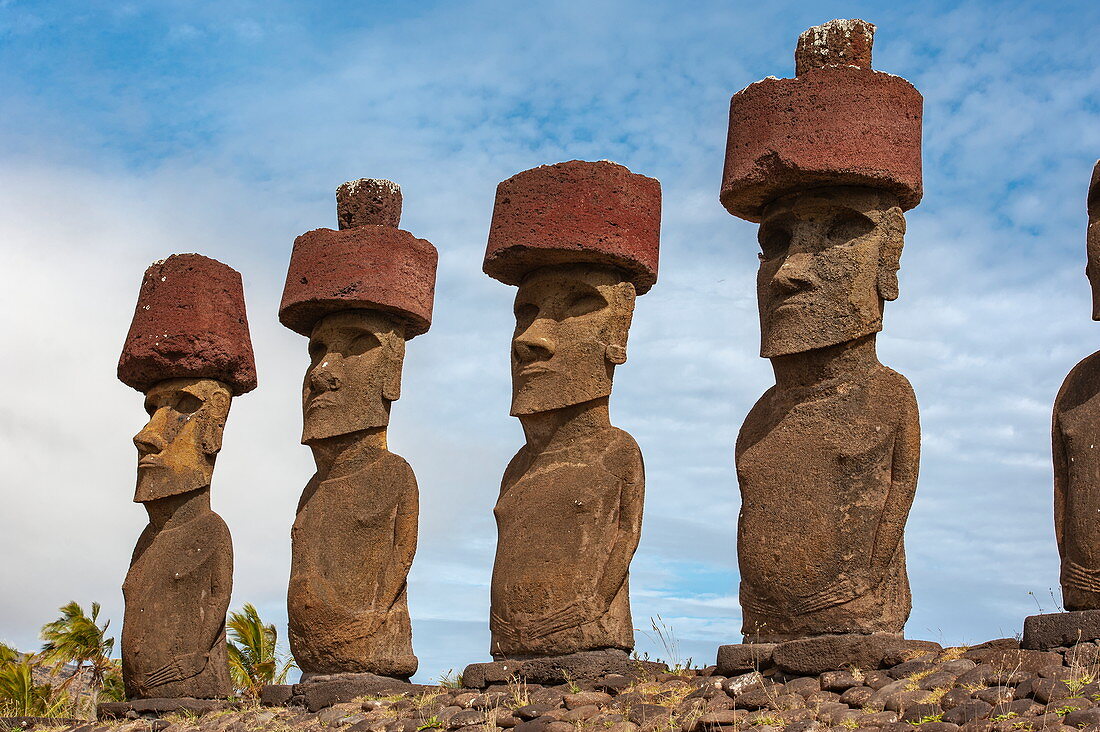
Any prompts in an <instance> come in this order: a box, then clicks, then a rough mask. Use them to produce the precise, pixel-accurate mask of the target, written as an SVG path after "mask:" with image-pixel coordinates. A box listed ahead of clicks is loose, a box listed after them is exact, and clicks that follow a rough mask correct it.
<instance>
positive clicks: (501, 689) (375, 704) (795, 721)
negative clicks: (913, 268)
mask: <svg viewBox="0 0 1100 732" xmlns="http://www.w3.org/2000/svg"><path fill="white" fill-rule="evenodd" d="M1014 643H1015V642H1014V641H1011V640H1009V641H1008V644H1014ZM1089 649H1091V652H1092V653H1093V654H1095V653H1096V652H1100V648H1098V647H1097V646H1096V645H1095V644H1083V645H1081V646H1079V647H1075V648H1068V649H1063V650H1062V651H1060V652H1057V653H1056V655H1057V656H1058V657H1059V658H1060V659H1061V660H1062V662H1061V663H1060V664H1056V665H1054V666H1050V667H1047V668H1045V669H1044V670H1043V671H1041V672H1038V673H1036V672H1032V671H1014V670H1013V669H1012V668H1010V667H1005V666H1002V665H998V664H984V663H983V664H977V665H976V664H975V662H974V661H973V660H970V659H968V658H966V656H967V655H969V651H968V649H966V648H947V649H938V647H937V646H936V645H935V644H928V645H927V646H926V648H925V649H919V648H912V649H909V650H907V651H906V652H905V654H904V660H902V661H901V662H900V663H898V664H896V665H894V666H892V667H889V668H884V669H882V670H878V671H874V670H869V669H852V670H851V671H850V672H847V676H845V677H844V678H841V675H839V674H838V673H837V672H826V673H823V674H820V675H806V676H801V675H794V674H788V673H784V672H782V671H780V670H779V669H777V668H776V667H775V666H771V665H768V666H762V667H760V668H759V669H758V670H753V671H751V672H748V673H745V674H739V675H736V676H729V677H727V676H724V675H721V674H718V673H717V672H716V669H715V668H714V667H713V666H712V667H710V668H706V669H694V668H693V669H687V670H684V671H680V672H679V673H653V672H646V671H644V670H643V669H642V668H641V667H638V669H637V671H636V673H633V674H632V675H630V676H629V677H623V676H606V677H603V678H600V679H591V680H588V679H582V680H574V681H571V682H569V683H563V684H558V685H541V684H535V683H531V682H526V683H524V682H523V681H522V680H519V679H517V678H516V677H511V678H510V679H509V680H508V681H504V682H499V683H492V684H490V685H488V686H487V687H485V688H469V687H462V686H461V684H460V685H458V686H457V687H437V686H433V687H425V686H410V687H409V688H408V689H405V690H403V691H402V690H398V689H393V690H385V689H380V690H378V691H376V692H368V693H364V694H363V695H361V696H359V697H357V698H355V699H354V701H343V702H337V703H335V704H333V705H332V706H329V707H325V708H322V709H319V710H317V711H310V710H309V709H308V708H306V707H305V706H303V705H302V703H301V702H302V698H301V696H300V695H298V696H295V697H293V699H292V700H291V701H290V705H289V706H282V705H279V706H271V707H263V706H260V707H256V706H246V707H245V708H243V709H241V710H240V711H235V712H229V713H226V712H218V713H215V714H207V715H204V716H201V717H198V718H194V717H193V716H187V715H180V714H175V715H172V714H167V715H164V714H160V715H158V714H156V713H152V712H148V713H142V714H141V715H138V714H136V713H135V714H134V717H135V718H134V719H128V720H125V721H122V722H121V723H101V724H100V725H99V726H98V727H93V726H91V725H87V724H86V726H84V727H82V728H79V729H82V731H83V732H92V730H102V731H103V732H107V730H118V731H119V732H149V730H150V729H154V730H156V729H164V728H165V727H167V726H168V725H169V724H170V725H171V727H170V729H171V730H173V731H175V730H180V731H181V732H182V730H202V731H204V732H228V731H233V732H236V731H242V732H243V731H245V730H260V729H272V730H280V731H283V732H285V731H286V730H298V729H301V730H322V729H331V728H341V729H346V730H348V732H352V731H354V732H417V731H418V730H419V731H420V732H450V731H451V730H466V731H467V732H491V730H494V729H495V730H508V729H515V730H518V731H519V732H559V731H560V732H585V731H591V732H604V731H605V730H607V731H608V732H735V731H737V730H752V731H753V732H825V730H826V729H829V730H832V731H833V732H846V731H848V730H865V731H866V732H879V731H881V732H914V728H918V729H919V732H1074V730H1077V729H1088V730H1089V731H1090V732H1093V730H1095V729H1096V727H1095V726H1094V725H1095V724H1097V722H1098V720H1100V706H1098V703H1097V701H1096V699H1095V698H1094V697H1095V696H1096V695H1097V694H1098V693H1100V685H1098V684H1097V683H1096V682H1092V681H1091V677H1092V674H1093V672H1094V669H1091V668H1089V667H1087V666H1084V665H1079V664H1075V663H1069V662H1067V661H1066V659H1067V658H1076V657H1089V658H1091V657H1094V655H1093V656H1090V655H1089V653H1088V652H1087V651H1088V650H1089ZM983 650H1000V651H1002V652H1004V651H1011V650H1014V649H1013V648H1012V647H1011V646H1009V645H1006V644H1005V643H1003V642H1002V643H1001V644H1000V645H998V646H996V647H995V648H986V649H980V648H979V649H978V652H979V653H980V652H982V651H983ZM983 669H984V670H983ZM977 671H982V674H976V673H975V672H977ZM983 674H984V675H985V676H986V677H990V678H992V677H993V676H996V675H997V674H1001V675H1004V674H1017V676H1016V677H1014V678H1013V683H1012V684H1008V685H1005V684H1001V683H999V682H998V680H990V681H977V680H976V679H977V678H978V677H979V676H981V675H983ZM1044 674H1045V675H1044ZM1053 676H1059V677H1063V678H1065V679H1066V681H1058V680H1056V679H1055V678H1053ZM1000 678H1007V676H1002V677H1000ZM929 680H934V682H933V683H929ZM1047 682H1049V683H1047ZM837 684H839V685H840V686H842V687H843V686H847V687H848V688H847V690H846V691H845V692H844V693H843V694H840V695H838V694H836V693H835V692H830V691H828V690H827V689H826V687H836V685H837ZM305 685H308V684H298V685H295V687H294V688H298V687H300V686H305ZM1071 689H1073V690H1076V692H1075V695H1074V692H1072V691H1071ZM280 698H284V697H282V696H280ZM985 698H993V699H1006V698H1007V699H1009V701H1007V702H1005V701H998V702H997V703H990V702H986V701H983V699H985ZM284 703H286V702H285V701H284ZM157 716H160V717H162V719H160V720H159V721H156V720H155V719H154V718H155V717H157ZM151 724H152V725H154V726H152V727H151V726H150V725H151ZM68 729H69V730H74V731H75V730H76V729H78V727H77V726H76V725H72V726H70V727H68Z"/></svg>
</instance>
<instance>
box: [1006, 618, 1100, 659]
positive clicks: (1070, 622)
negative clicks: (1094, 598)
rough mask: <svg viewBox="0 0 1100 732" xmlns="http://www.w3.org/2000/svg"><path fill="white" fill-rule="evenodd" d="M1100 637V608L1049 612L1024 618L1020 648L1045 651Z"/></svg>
mask: <svg viewBox="0 0 1100 732" xmlns="http://www.w3.org/2000/svg"><path fill="white" fill-rule="evenodd" d="M1098 638H1100V610H1079V611H1076V612H1069V613H1047V614H1044V615H1032V616H1031V617H1029V618H1024V635H1023V638H1022V639H1021V640H1020V647H1021V648H1029V649H1033V650H1039V651H1045V650H1046V649H1048V648H1057V647H1059V646H1071V645H1074V644H1075V643H1079V642H1081V641H1094V640H1096V639H1098Z"/></svg>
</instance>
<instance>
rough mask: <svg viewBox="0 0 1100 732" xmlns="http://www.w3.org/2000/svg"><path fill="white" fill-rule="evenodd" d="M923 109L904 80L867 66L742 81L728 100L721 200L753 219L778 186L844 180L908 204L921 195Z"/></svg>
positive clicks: (783, 189) (782, 189)
mask: <svg viewBox="0 0 1100 732" xmlns="http://www.w3.org/2000/svg"><path fill="white" fill-rule="evenodd" d="M923 107H924V99H923V97H921V95H920V92H918V91H917V90H916V89H915V88H914V87H913V85H912V84H910V83H909V82H908V81H906V80H905V79H902V78H901V77H898V76H892V75H890V74H885V73H883V72H881V71H873V70H871V69H867V68H851V67H833V68H826V69H811V70H809V71H806V72H805V73H804V74H802V75H801V76H799V77H797V78H794V79H774V78H769V79H764V80H763V81H758V82H756V83H755V84H751V85H749V86H748V87H746V88H745V89H742V90H741V91H739V92H737V93H736V94H734V95H733V98H732V99H731V100H730V124H729V136H728V138H727V141H726V165H725V171H724V173H723V176H722V193H721V201H722V204H723V205H724V206H725V207H726V209H727V210H728V211H729V212H730V213H731V214H733V215H734V216H739V217H741V218H743V219H747V220H748V221H754V222H759V221H760V219H761V213H762V211H763V208H764V206H765V205H767V204H768V203H769V202H770V201H772V200H774V199H775V198H778V197H779V196H782V195H784V194H786V193H791V192H793V191H797V190H803V189H806V188H816V187H820V186H838V185H852V186H870V187H873V188H881V189H885V190H888V191H890V192H891V193H894V194H895V195H897V196H898V198H899V199H900V201H901V207H902V209H903V210H908V209H911V208H913V207H914V206H916V205H917V204H918V203H920V200H921V196H922V194H923V188H922V184H921V118H922V115H923Z"/></svg>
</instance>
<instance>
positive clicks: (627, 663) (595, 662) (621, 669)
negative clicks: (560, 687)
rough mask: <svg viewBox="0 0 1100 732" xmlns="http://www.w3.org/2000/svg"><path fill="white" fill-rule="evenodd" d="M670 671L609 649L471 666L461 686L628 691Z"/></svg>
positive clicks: (663, 665) (467, 669)
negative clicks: (517, 684)
mask: <svg viewBox="0 0 1100 732" xmlns="http://www.w3.org/2000/svg"><path fill="white" fill-rule="evenodd" d="M665 671H668V666H666V665H665V664H663V663H657V662H655V661H640V660H638V659H634V658H631V657H630V656H629V655H628V654H627V652H626V651H623V650H620V649H618V648H610V649H606V650H599V651H578V652H577V653H569V654H565V655H562V656H538V657H534V658H527V659H517V660H514V661H513V660H502V661H490V662H489V663H471V664H470V665H469V666H467V667H466V668H465V669H464V670H463V671H462V685H463V686H464V687H466V688H469V689H484V688H486V687H488V686H491V685H493V684H508V683H512V682H514V681H524V682H526V683H530V684H542V685H544V686H554V685H557V684H565V683H569V682H573V681H588V682H602V683H607V684H610V685H612V686H619V685H620V684H618V683H617V681H618V679H622V683H621V686H623V687H625V686H627V685H629V684H630V683H631V682H632V681H634V680H636V679H640V678H643V677H646V676H651V675H654V674H659V673H664V672H665Z"/></svg>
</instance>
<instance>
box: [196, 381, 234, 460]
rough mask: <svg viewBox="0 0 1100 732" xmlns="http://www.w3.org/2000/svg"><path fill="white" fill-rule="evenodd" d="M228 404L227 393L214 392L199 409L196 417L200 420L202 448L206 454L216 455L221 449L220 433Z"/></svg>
mask: <svg viewBox="0 0 1100 732" xmlns="http://www.w3.org/2000/svg"><path fill="white" fill-rule="evenodd" d="M230 404H231V401H230V396H229V395H228V394H226V393H223V392H215V393H213V394H211V395H210V396H209V397H208V398H207V400H206V406H205V408H204V409H202V410H200V411H199V415H198V417H199V419H201V420H202V422H201V423H200V427H201V429H202V450H203V452H205V453H206V454H207V455H217V454H218V452H220V451H221V449H222V434H223V433H224V432H225V422H226V419H227V418H228V416H229V406H230Z"/></svg>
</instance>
